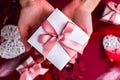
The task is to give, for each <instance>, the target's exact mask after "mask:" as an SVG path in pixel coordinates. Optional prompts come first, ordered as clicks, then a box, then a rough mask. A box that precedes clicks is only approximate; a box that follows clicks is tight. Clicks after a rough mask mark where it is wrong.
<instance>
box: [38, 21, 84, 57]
mask: <svg viewBox="0 0 120 80" xmlns="http://www.w3.org/2000/svg"><path fill="white" fill-rule="evenodd" d="M75 26H76V25H75V24H74V23H72V22H67V23H66V25H65V26H64V28H63V30H62V31H61V33H60V34H57V32H56V31H55V29H54V27H53V26H52V25H51V24H50V23H49V22H48V21H47V20H46V21H45V22H44V23H43V24H42V28H43V30H44V31H45V32H46V33H47V34H41V35H40V37H39V39H40V43H41V44H43V52H44V53H43V54H44V58H46V57H47V55H48V53H49V52H50V50H51V49H52V48H53V47H54V45H55V44H56V42H59V43H60V44H61V46H62V47H63V49H64V50H65V51H66V52H67V53H68V55H69V56H70V57H71V55H72V54H73V52H74V53H77V52H79V51H80V48H81V46H82V45H81V44H79V43H77V42H75V41H73V40H70V39H68V38H67V36H69V35H70V34H71V33H72V32H73V31H74V29H75Z"/></svg>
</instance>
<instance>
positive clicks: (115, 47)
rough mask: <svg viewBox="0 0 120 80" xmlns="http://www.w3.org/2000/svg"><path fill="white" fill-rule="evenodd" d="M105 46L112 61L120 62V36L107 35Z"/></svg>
mask: <svg viewBox="0 0 120 80" xmlns="http://www.w3.org/2000/svg"><path fill="white" fill-rule="evenodd" d="M103 47H104V49H105V51H106V53H107V55H108V57H109V59H110V60H111V61H114V62H120V37H118V36H115V35H112V34H111V35H106V36H105V37H104V38H103Z"/></svg>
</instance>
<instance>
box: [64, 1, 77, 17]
mask: <svg viewBox="0 0 120 80" xmlns="http://www.w3.org/2000/svg"><path fill="white" fill-rule="evenodd" d="M78 1H79V0H73V1H71V2H70V3H69V4H68V5H66V6H65V7H64V8H63V9H62V12H63V13H64V14H65V15H66V16H67V17H69V18H70V19H72V18H73V15H74V11H75V9H76V8H77V6H78V5H79V2H78Z"/></svg>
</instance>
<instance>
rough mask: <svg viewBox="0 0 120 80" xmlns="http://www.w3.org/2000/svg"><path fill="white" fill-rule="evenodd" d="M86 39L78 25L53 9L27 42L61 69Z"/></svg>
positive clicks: (78, 50)
mask: <svg viewBox="0 0 120 80" xmlns="http://www.w3.org/2000/svg"><path fill="white" fill-rule="evenodd" d="M88 39H89V36H88V35H87V34H86V33H85V32H84V31H83V30H82V29H81V28H80V27H78V26H77V25H76V24H75V23H73V22H72V21H71V20H70V19H69V18H68V17H66V16H65V15H64V14H63V13H62V12H61V11H60V10H59V9H55V10H54V11H53V13H52V14H51V15H50V16H49V17H48V18H47V19H46V20H45V21H44V22H43V23H42V25H41V26H40V27H39V28H38V29H37V31H36V32H35V33H34V34H33V35H32V36H31V37H30V38H29V40H28V42H29V43H30V44H31V45H32V46H33V47H34V48H36V50H38V51H39V52H40V53H41V54H42V55H43V56H44V58H47V59H48V60H49V61H50V62H51V63H52V64H53V65H55V66H56V67H57V68H58V69H59V70H61V69H62V68H63V67H64V66H65V65H66V64H67V63H68V62H69V61H70V60H71V58H72V57H73V56H74V55H75V54H76V53H77V52H79V53H80V50H81V48H82V45H84V44H85V43H86V42H87V41H88Z"/></svg>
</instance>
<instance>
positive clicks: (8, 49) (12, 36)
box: [0, 25, 25, 59]
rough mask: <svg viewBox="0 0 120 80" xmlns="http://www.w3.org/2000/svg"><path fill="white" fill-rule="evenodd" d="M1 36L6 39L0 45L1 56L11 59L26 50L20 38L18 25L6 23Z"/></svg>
mask: <svg viewBox="0 0 120 80" xmlns="http://www.w3.org/2000/svg"><path fill="white" fill-rule="evenodd" d="M1 36H2V37H3V38H4V39H5V41H4V42H2V43H1V45H0V56H1V57H2V58H5V59H11V58H15V57H17V56H19V55H20V54H22V53H24V52H25V47H24V45H23V43H22V42H21V40H20V34H19V30H18V28H17V26H15V25H6V26H4V27H3V28H2V30H1Z"/></svg>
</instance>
